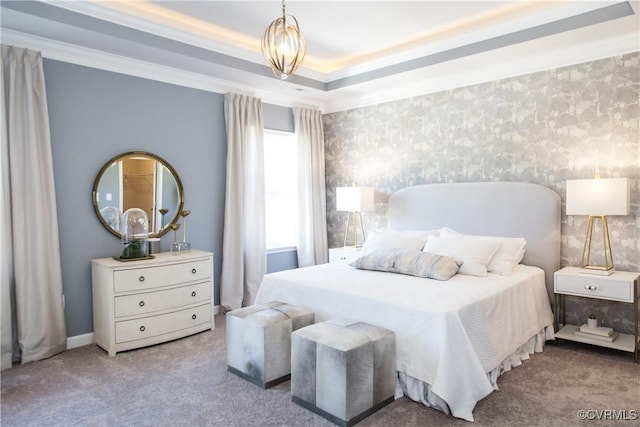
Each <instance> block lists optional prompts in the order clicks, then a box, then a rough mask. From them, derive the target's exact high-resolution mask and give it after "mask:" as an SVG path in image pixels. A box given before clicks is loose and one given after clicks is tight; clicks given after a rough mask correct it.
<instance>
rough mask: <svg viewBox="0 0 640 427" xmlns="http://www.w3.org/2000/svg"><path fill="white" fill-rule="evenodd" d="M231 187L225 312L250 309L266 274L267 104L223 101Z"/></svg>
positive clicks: (231, 97) (240, 98)
mask: <svg viewBox="0 0 640 427" xmlns="http://www.w3.org/2000/svg"><path fill="white" fill-rule="evenodd" d="M224 118H225V126H226V130H227V183H226V193H225V207H224V239H223V243H222V273H221V280H220V281H221V283H220V304H221V306H222V309H223V311H227V310H233V309H236V308H239V307H242V306H246V305H251V304H253V301H254V299H255V296H256V293H257V292H258V287H259V286H260V282H261V281H262V276H264V274H265V273H266V271H267V250H266V237H265V234H266V232H265V195H264V137H263V133H264V125H263V119H262V102H261V101H260V99H257V98H253V97H250V96H246V95H239V94H233V93H227V94H225V96H224Z"/></svg>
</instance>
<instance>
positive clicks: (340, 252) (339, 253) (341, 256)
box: [329, 246, 362, 262]
mask: <svg viewBox="0 0 640 427" xmlns="http://www.w3.org/2000/svg"><path fill="white" fill-rule="evenodd" d="M361 253H362V246H358V247H356V246H344V247H340V248H331V249H329V262H336V261H344V260H349V261H352V260H354V259H356V258H358V257H359V256H360V254H361Z"/></svg>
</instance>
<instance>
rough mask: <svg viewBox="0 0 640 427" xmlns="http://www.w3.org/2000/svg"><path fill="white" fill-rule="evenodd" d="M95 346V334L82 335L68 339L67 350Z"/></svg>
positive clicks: (216, 311) (214, 311)
mask: <svg viewBox="0 0 640 427" xmlns="http://www.w3.org/2000/svg"><path fill="white" fill-rule="evenodd" d="M213 314H214V315H217V314H220V306H219V305H215V306H213ZM89 344H93V332H91V333H88V334H82V335H74V336H72V337H67V350H71V349H72V348H78V347H82V346H85V345H89Z"/></svg>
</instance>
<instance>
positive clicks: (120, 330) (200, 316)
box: [116, 304, 211, 343]
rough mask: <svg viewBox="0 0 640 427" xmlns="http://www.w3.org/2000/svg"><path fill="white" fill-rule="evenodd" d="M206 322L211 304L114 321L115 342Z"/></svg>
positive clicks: (138, 338)
mask: <svg viewBox="0 0 640 427" xmlns="http://www.w3.org/2000/svg"><path fill="white" fill-rule="evenodd" d="M207 322H211V304H204V305H199V306H197V307H193V308H187V309H185V310H180V311H174V312H172V313H167V314H161V315H158V316H149V317H144V318H141V319H135V320H125V321H121V322H116V343H124V342H128V341H135V340H140V339H144V338H150V337H155V336H158V335H162V334H168V333H171V332H175V331H179V330H181V329H186V328H190V327H192V326H197V325H201V324H203V323H207Z"/></svg>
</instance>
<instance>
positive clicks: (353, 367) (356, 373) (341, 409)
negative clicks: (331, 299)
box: [291, 319, 396, 426]
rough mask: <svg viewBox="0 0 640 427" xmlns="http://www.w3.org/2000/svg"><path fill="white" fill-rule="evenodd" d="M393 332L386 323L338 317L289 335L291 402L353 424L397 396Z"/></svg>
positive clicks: (344, 422) (343, 423) (334, 420)
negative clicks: (372, 323)
mask: <svg viewBox="0 0 640 427" xmlns="http://www.w3.org/2000/svg"><path fill="white" fill-rule="evenodd" d="M395 342H396V338H395V334H394V333H393V332H392V331H390V330H388V329H385V328H381V327H378V326H374V325H370V324H368V323H364V322H358V321H355V320H348V319H334V320H329V321H326V322H321V323H316V324H315V325H311V326H307V327H306V328H302V329H299V330H297V331H295V332H293V334H292V335H291V393H292V395H293V401H294V402H296V403H298V404H299V405H302V406H304V407H305V408H307V409H309V410H311V411H313V412H315V413H317V414H319V415H322V416H323V417H325V418H327V419H328V420H330V421H332V422H334V423H336V424H338V425H342V426H350V425H353V424H355V423H357V422H359V421H361V420H363V419H364V418H365V417H367V416H368V415H370V414H372V413H374V412H375V411H377V410H378V409H380V408H382V407H383V406H384V405H387V404H389V403H391V402H392V401H393V395H394V392H395V380H396V372H395V370H396V362H395V360H396V353H395Z"/></svg>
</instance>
